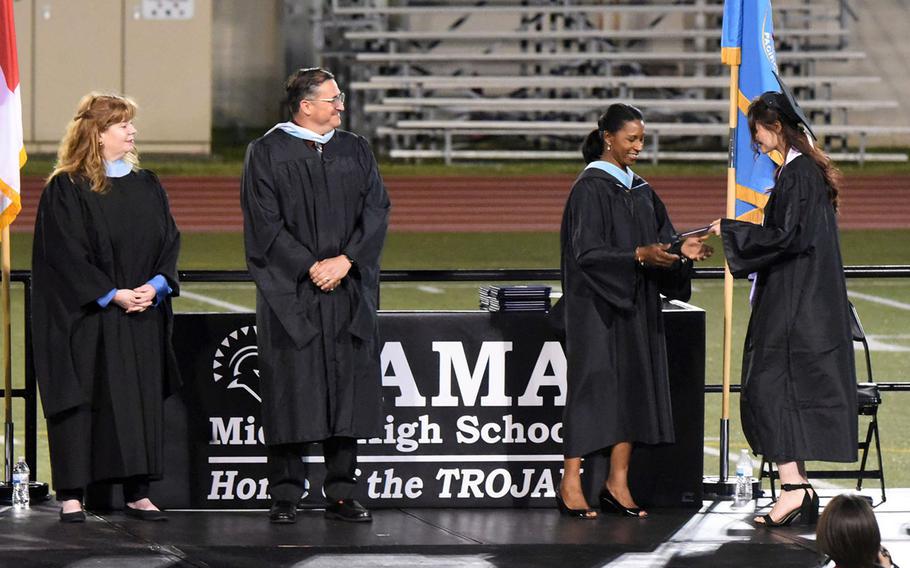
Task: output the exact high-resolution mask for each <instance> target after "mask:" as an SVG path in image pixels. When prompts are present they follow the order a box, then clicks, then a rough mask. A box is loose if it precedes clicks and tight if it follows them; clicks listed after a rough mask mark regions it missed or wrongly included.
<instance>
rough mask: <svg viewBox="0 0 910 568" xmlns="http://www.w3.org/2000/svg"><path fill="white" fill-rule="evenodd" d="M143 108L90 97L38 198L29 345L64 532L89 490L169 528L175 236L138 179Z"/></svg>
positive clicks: (144, 177)
mask: <svg viewBox="0 0 910 568" xmlns="http://www.w3.org/2000/svg"><path fill="white" fill-rule="evenodd" d="M135 114H136V104H135V103H134V102H133V101H131V100H130V99H128V98H125V97H121V96H118V95H108V94H98V93H91V94H89V95H86V96H85V97H83V98H82V100H81V101H80V102H79V107H78V109H77V111H76V114H75V116H74V117H73V119H72V121H71V122H70V124H69V125H68V126H67V129H66V134H65V135H64V137H63V140H62V142H61V144H60V149H59V151H58V159H57V166H56V168H55V169H54V171H53V173H52V174H51V175H50V177H49V179H48V182H47V186H46V187H45V188H44V192H43V193H42V195H41V201H40V203H39V205H38V215H37V219H36V222H35V240H34V250H33V254H32V278H33V280H32V306H31V308H32V318H33V319H32V321H33V325H32V340H33V344H34V349H35V369H36V374H37V378H38V384H39V386H40V389H41V400H42V405H43V407H44V414H45V416H46V417H47V431H48V442H49V446H50V457H51V472H52V477H53V483H54V487H55V489H56V491H57V500H58V501H60V502H61V505H62V508H61V510H60V520H61V521H63V522H82V521H84V520H85V513H84V511H83V509H82V499H83V495H84V491H85V488H86V486H87V485H88V484H90V483H95V482H107V483H121V484H123V495H124V501H125V503H126V507H125V509H124V510H125V513H126V514H127V515H129V516H132V517H134V518H138V519H142V520H165V519H166V517H165V515H164V513H162V512H161V511H160V510H158V508H157V507H156V506H155V505H154V504H153V503H152V502H151V501H150V500H149V498H148V495H149V482H150V481H152V480H154V479H157V478H160V477H161V475H162V461H163V460H162V452H163V443H162V435H163V424H162V423H163V399H164V397H165V396H166V395H167V394H168V393H170V392H172V391H173V390H174V388H175V387H176V385H177V383H178V382H179V376H178V373H177V365H176V358H175V356H174V351H173V348H172V347H171V341H170V337H171V328H172V322H173V315H172V312H171V304H170V296H172V295H176V293H177V288H178V282H177V252H178V248H179V243H180V235H179V232H178V231H177V226H176V224H175V223H174V219H173V217H172V216H171V212H170V208H169V206H168V200H167V195H166V193H165V191H164V189H163V188H162V187H161V184H160V183H159V181H158V178H157V177H156V176H155V174H153V173H151V172H149V171H147V170H142V169H140V168H139V159H138V155H137V153H136V147H135V136H136V128H135V127H134V126H133V122H132V121H133V117H134V116H135Z"/></svg>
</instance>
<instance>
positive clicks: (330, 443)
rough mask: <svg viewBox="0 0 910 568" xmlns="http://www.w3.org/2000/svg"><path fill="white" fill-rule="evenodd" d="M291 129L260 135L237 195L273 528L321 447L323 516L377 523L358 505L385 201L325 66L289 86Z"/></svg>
mask: <svg viewBox="0 0 910 568" xmlns="http://www.w3.org/2000/svg"><path fill="white" fill-rule="evenodd" d="M286 91H287V98H286V104H287V107H288V110H289V111H290V113H291V115H292V120H291V121H290V122H285V123H281V124H279V125H277V126H276V127H275V128H273V129H272V130H270V131H269V132H268V133H267V134H266V135H265V136H263V137H262V138H259V139H257V140H254V141H253V142H252V143H251V144H250V146H249V148H248V150H247V155H246V161H245V163H244V169H243V180H242V187H241V205H242V207H243V219H244V242H245V245H246V258H247V266H248V267H249V270H250V274H251V275H252V276H253V280H254V281H255V282H256V289H257V299H256V324H257V334H258V344H259V370H260V377H259V378H260V381H261V387H262V418H263V427H264V429H265V440H266V444H267V445H268V459H269V493H270V494H271V496H272V508H271V511H270V513H269V517H270V520H271V521H272V522H274V523H293V522H295V520H296V505H297V502H298V500H299V499H300V497H301V496H302V494H303V491H304V483H305V482H306V469H305V467H304V464H303V463H302V462H301V460H300V456H301V453H302V452H303V450H304V445H305V444H307V443H311V442H321V443H322V449H323V454H324V456H325V463H326V478H325V483H324V485H323V488H324V491H325V495H326V498H327V499H328V505H327V508H326V516H327V517H329V518H335V519H340V520H344V521H369V520H371V516H370V512H369V511H368V510H367V509H366V508H364V507H363V506H362V505H361V504H360V503H358V502H357V501H356V500H355V499H354V498H353V494H354V490H355V488H356V484H357V478H356V476H355V470H356V467H357V439H358V438H370V437H373V436H377V435H380V433H381V427H382V423H383V422H382V400H381V388H382V378H381V373H380V369H379V337H378V327H377V323H378V320H377V315H376V309H377V300H378V294H379V256H380V253H381V251H382V245H383V241H384V240H385V235H386V229H387V228H388V219H389V199H388V196H387V195H386V191H385V187H384V185H383V183H382V178H380V176H379V170H378V168H377V166H376V160H375V158H374V157H373V153H372V151H371V150H370V147H369V145H368V144H367V142H366V140H364V139H363V138H361V137H360V136H357V135H356V134H353V133H351V132H346V131H344V130H340V129H338V126H340V125H341V112H342V111H343V110H344V100H345V96H344V93H342V92H341V91H340V90H339V88H338V84H337V83H336V82H335V79H334V76H333V75H332V74H331V73H329V72H328V71H326V70H324V69H319V68H314V69H301V70H299V71H297V72H296V73H294V74H292V75H291V77H290V78H289V79H288V81H287V85H286Z"/></svg>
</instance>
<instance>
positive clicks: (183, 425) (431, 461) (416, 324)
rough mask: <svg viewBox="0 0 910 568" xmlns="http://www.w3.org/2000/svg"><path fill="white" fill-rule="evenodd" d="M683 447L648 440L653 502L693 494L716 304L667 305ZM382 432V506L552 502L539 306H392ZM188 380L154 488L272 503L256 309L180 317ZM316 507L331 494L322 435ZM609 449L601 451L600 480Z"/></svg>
mask: <svg viewBox="0 0 910 568" xmlns="http://www.w3.org/2000/svg"><path fill="white" fill-rule="evenodd" d="M665 319H666V323H667V333H668V338H667V339H668V351H669V357H670V363H671V364H670V369H671V388H672V395H673V411H674V421H675V424H676V427H677V443H676V444H674V445H672V446H666V447H657V448H654V447H651V448H639V449H637V450H636V452H635V459H634V460H633V466H632V467H633V471H632V475H631V478H632V480H633V481H632V483H633V492H634V493H635V494H636V498H637V499H640V502H641V503H647V504H651V505H696V504H698V503H700V500H701V476H702V452H703V409H704V406H703V405H704V399H703V396H704V394H703V387H704V312H703V311H701V310H699V309H696V308H686V307H683V305H668V306H667V309H665ZM380 334H381V337H382V355H381V358H382V369H383V379H382V380H383V386H384V388H383V391H384V392H383V396H384V401H383V405H384V409H385V421H386V422H385V427H384V430H383V435H382V437H381V438H375V439H371V440H361V441H360V446H359V455H360V457H359V468H360V474H359V475H360V478H361V480H362V483H361V495H359V496H358V498H359V499H362V500H363V501H364V502H365V503H369V504H370V506H420V507H427V506H440V507H525V506H552V504H553V497H554V495H555V488H556V487H557V485H558V483H559V477H560V470H561V467H562V435H561V431H562V408H563V406H564V404H565V376H566V373H565V372H566V359H565V354H564V352H563V348H562V346H561V344H560V342H559V340H558V338H557V337H556V335H555V333H554V330H552V329H551V328H550V326H549V324H548V321H547V316H546V315H545V314H541V313H504V314H499V313H487V312H383V313H381V314H380ZM174 342H175V345H176V346H177V348H178V357H179V359H180V365H181V371H182V373H183V378H184V388H183V390H182V392H181V393H180V394H179V395H178V396H175V397H172V398H171V399H170V400H168V402H167V404H166V414H167V415H166V424H167V427H168V432H167V435H168V437H167V442H166V443H167V447H166V455H167V459H168V467H167V470H166V472H165V479H164V481H163V482H160V483H157V484H155V487H154V488H153V498H155V500H156V502H160V503H161V504H162V505H163V506H165V507H169V508H183V507H189V508H209V509H211V508H218V509H225V508H227V509H234V508H263V507H267V506H268V483H267V480H266V459H265V451H264V450H265V446H264V435H263V432H262V429H261V426H260V424H259V410H260V398H259V388H258V386H259V380H258V368H257V349H256V332H255V321H254V317H253V315H252V314H179V315H177V316H176V322H175V336H174ZM302 459H303V460H304V461H305V462H306V463H307V464H309V466H310V467H309V468H308V472H309V475H308V484H309V485H308V488H307V493H306V495H305V496H304V501H305V503H311V504H313V505H314V506H322V505H323V504H324V499H323V497H322V493H321V483H322V477H323V473H324V472H323V466H322V453H321V448H320V446H319V445H318V444H313V445H312V446H311V448H310V451H309V452H308V454H307V455H305V456H303V458H302ZM604 463H605V460H603V459H602V458H600V457H592V458H590V459H588V460H586V462H585V467H586V468H587V469H588V470H589V471H593V472H594V474H595V475H594V476H592V479H593V477H597V476H600V477H599V480H595V481H592V489H591V491H592V492H593V491H595V489H593V487H595V486H596V485H599V483H600V481H601V480H602V479H603V471H604V470H603V467H604Z"/></svg>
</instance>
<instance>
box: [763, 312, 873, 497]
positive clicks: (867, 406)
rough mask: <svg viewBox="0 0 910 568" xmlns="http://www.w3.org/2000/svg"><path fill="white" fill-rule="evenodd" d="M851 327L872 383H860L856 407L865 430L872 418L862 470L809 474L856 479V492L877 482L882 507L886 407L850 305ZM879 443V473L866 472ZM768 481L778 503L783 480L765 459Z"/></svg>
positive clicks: (863, 446) (863, 449)
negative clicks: (882, 412) (881, 419)
mask: <svg viewBox="0 0 910 568" xmlns="http://www.w3.org/2000/svg"><path fill="white" fill-rule="evenodd" d="M850 316H851V317H850V320H851V321H850V327H851V330H852V332H853V341H854V342H855V343H859V344H861V345H862V346H863V355H864V356H865V361H866V378H867V380H868V382H865V383H857V385H856V405H857V415H858V419H859V420H860V426H862V420H863V419H862V417H863V416H866V417H868V420H869V422H868V425H867V427H866V437H865V440H863V439H860V441H859V450H860V463H859V469H852V470H850V469H848V470H830V469H829V470H815V471H807V472H806V473H807V474H808V476H809V479H810V480H811V479H853V478H856V490H857V491H861V490H862V488H863V480H865V479H877V480H878V481H879V483H880V484H881V488H882V503H884V502H885V501H886V500H887V496H886V495H885V468H884V464H883V463H882V447H881V442H880V441H879V437H878V407H879V406H880V405H881V403H882V396H881V393H880V392H879V389H878V385H877V384H875V379H874V378H873V376H872V358H871V356H870V354H869V342H868V341H867V340H866V331H865V330H864V329H863V324H862V323H860V320H859V314H857V313H856V307H854V305H853V304H852V303H851V304H850ZM873 442H874V443H875V455H876V456H877V458H878V469H866V465H867V464H868V462H869V450H871V449H872V444H873ZM764 477H767V478H768V481H769V482H770V485H771V498H772V499H775V500H776V499H777V491H776V487H775V481H776V480H777V479H779V478H780V475H779V474H778V472H777V470H776V469H775V468H774V464H772V463H771V462H769V461H768V460H767V459H765V458H764V456H762V462H761V467H760V469H759V471H758V481H759V485H760V484H761V480H762V478H764Z"/></svg>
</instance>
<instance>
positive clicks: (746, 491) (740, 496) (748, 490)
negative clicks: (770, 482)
mask: <svg viewBox="0 0 910 568" xmlns="http://www.w3.org/2000/svg"><path fill="white" fill-rule="evenodd" d="M733 499H734V505H735V506H736V507H742V506H743V505H746V504H748V503H749V501H751V500H752V459H751V458H749V450H740V452H739V461H737V462H736V493H735V494H734V496H733Z"/></svg>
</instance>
